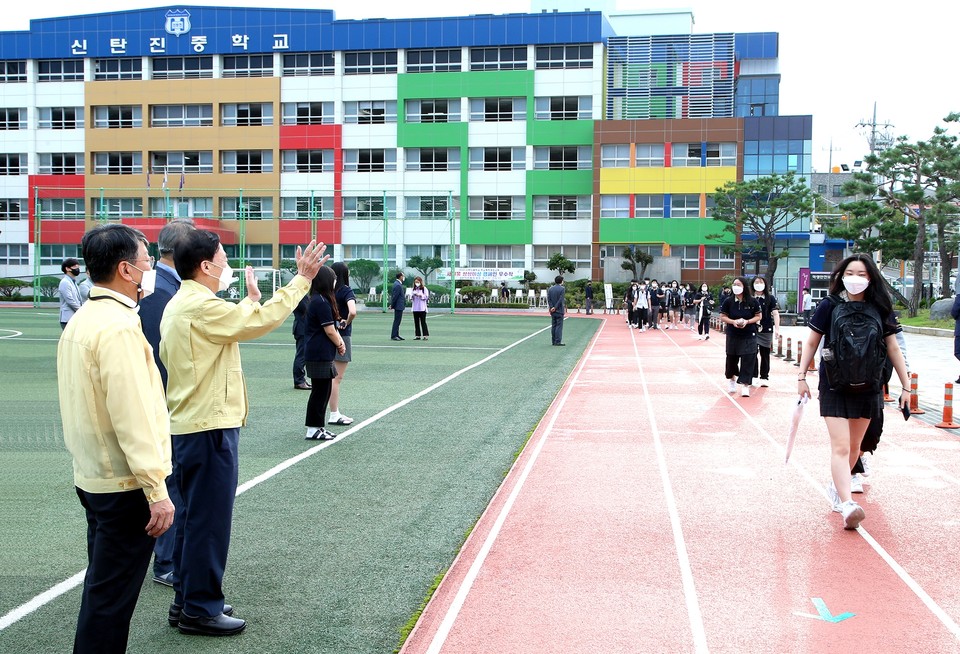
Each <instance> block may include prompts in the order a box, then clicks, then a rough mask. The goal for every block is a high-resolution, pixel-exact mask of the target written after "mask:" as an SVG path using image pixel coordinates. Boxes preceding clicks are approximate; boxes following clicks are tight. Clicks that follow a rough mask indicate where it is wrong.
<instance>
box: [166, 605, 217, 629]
mask: <svg viewBox="0 0 960 654" xmlns="http://www.w3.org/2000/svg"><path fill="white" fill-rule="evenodd" d="M182 611H183V607H182V606H180V605H179V604H171V605H170V610H169V611H167V622H169V623H170V626H171V627H173V628H176V627H177V625H178V624H179V623H180V613H181V612H182ZM223 614H224V615H233V607H232V606H230V605H229V604H224V605H223Z"/></svg>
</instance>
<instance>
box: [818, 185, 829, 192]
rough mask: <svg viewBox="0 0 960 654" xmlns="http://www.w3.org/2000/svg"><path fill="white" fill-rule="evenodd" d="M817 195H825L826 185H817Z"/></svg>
mask: <svg viewBox="0 0 960 654" xmlns="http://www.w3.org/2000/svg"><path fill="white" fill-rule="evenodd" d="M817 193H819V194H820V195H826V193H827V185H826V184H817Z"/></svg>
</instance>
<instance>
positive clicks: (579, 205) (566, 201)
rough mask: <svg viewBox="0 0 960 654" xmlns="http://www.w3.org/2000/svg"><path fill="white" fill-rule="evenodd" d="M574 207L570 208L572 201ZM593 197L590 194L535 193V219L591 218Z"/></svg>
mask: <svg viewBox="0 0 960 654" xmlns="http://www.w3.org/2000/svg"><path fill="white" fill-rule="evenodd" d="M571 202H572V203H573V207H572V208H570V206H569V205H570V203H571ZM592 215H593V197H592V196H590V195H534V196H533V218H534V219H535V220H590V219H591V217H592Z"/></svg>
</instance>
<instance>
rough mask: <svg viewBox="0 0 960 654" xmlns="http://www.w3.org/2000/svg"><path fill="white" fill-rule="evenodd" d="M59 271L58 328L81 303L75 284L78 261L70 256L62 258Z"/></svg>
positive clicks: (78, 270)
mask: <svg viewBox="0 0 960 654" xmlns="http://www.w3.org/2000/svg"><path fill="white" fill-rule="evenodd" d="M60 272H62V273H63V279H61V280H60V286H59V287H58V288H57V292H58V294H59V295H60V329H65V328H66V326H67V323H68V322H69V321H70V319H71V318H72V317H73V314H75V313H76V312H77V309H79V308H80V305H82V304H83V300H82V299H81V297H80V286H79V285H78V284H77V278H78V277H79V276H80V262H79V261H77V260H76V259H74V258H72V257H70V258H67V259H64V260H63V263H61V264H60Z"/></svg>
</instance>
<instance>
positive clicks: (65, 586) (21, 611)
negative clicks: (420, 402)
mask: <svg viewBox="0 0 960 654" xmlns="http://www.w3.org/2000/svg"><path fill="white" fill-rule="evenodd" d="M548 329H550V326H549V325H548V326H546V327H544V328H542V329H538V330H537V331H535V332H533V333H532V334H529V335H527V336H524V337H523V338H521V339H520V340H517V341H514V342H513V343H511V344H510V345H507V346H505V347H502V348H500V349H499V350H497V351H496V352H494V353H493V354H491V355H489V356H486V357H484V358H483V359H480V360H479V361H477V362H475V363H472V364H470V365H469V366H467V367H465V368H461V369H460V370H457V371H456V372H454V373H452V374H450V375H447V376H446V377H444V378H443V379H441V380H440V381H438V382H436V383H435V384H432V385H430V386H428V387H427V388H425V389H423V390H422V391H420V392H419V393H415V394H414V395H411V396H410V397H408V398H407V399H405V400H401V401H400V402H397V403H396V404H394V405H393V406H390V407H387V408H386V409H384V410H383V411H381V412H380V413H377V414H376V415H373V416H371V417H369V418H367V419H366V420H364V421H362V422H360V423H358V424H356V425H355V426H353V427H351V428H350V429H348V430H347V431H345V432H343V433H341V434H340V435H339V436H337V438H336V439H335V440H332V441H325V442H323V443H320V444H318V445H316V446H314V447H312V448H310V449H309V450H306V451H304V452H301V453H300V454H298V455H297V456H295V457H292V458H290V459H287V460H286V461H283V462H282V463H279V464H277V465H275V466H274V467H272V468H270V469H269V470H267V471H266V472H264V473H261V474H259V475H257V476H256V477H254V478H253V479H251V480H249V481H247V482H245V483H243V484H241V485H240V486H238V487H237V497H239V496H240V495H242V494H243V493H245V492H247V491H248V490H250V489H251V488H253V487H254V486H257V485H258V484H262V483H263V482H265V481H267V480H268V479H270V478H271V477H275V476H276V475H278V474H279V473H281V472H283V471H284V470H286V469H287V468H289V467H291V466H293V465H294V464H296V463H299V462H300V461H303V460H304V459H307V458H309V457H311V456H313V455H314V454H316V453H317V452H320V451H321V450H324V449H326V448H328V447H330V446H331V445H333V444H334V443H339V442H340V441H343V440H344V439H346V437H347V436H349V435H351V434H354V433H356V432H357V431H359V430H361V429H363V428H364V427H367V426H369V425H372V424H373V423H375V422H377V421H378V420H380V419H381V418H383V417H384V416H386V415H389V414H391V413H393V412H394V411H396V410H397V409H400V408H402V407H405V406H406V405H408V404H410V403H411V402H413V401H414V400H417V399H419V398H421V397H423V396H424V395H427V394H428V393H430V392H432V391H435V390H436V389H438V388H440V387H441V386H443V385H445V384H447V383H448V382H451V381H453V380H454V379H456V378H457V377H459V376H460V375H462V374H464V373H465V372H469V371H471V370H473V369H474V368H477V367H479V366H481V365H483V364H484V363H486V362H488V361H490V360H491V359H494V358H496V357H498V356H500V355H501V354H503V353H504V352H507V351H509V350H512V349H513V348H515V347H516V346H518V345H520V344H521V343H523V342H524V341H528V340H530V339H531V338H533V337H534V336H537V335H539V334H542V333H543V332H545V331H547V330H548ZM86 572H87V570H86V568H84V569H83V570H81V571H80V572H78V573H77V574H75V575H73V576H72V577H70V578H69V579H67V580H65V581H62V582H60V583H59V584H57V585H56V586H54V587H53V588H51V589H49V590H46V591H44V592H42V593H40V594H39V595H37V596H36V597H34V598H33V599H31V600H29V601H27V602H25V603H24V604H21V605H20V606H18V607H17V608H15V609H13V610H12V611H10V612H9V613H7V614H6V615H4V616H0V631H3V630H4V629H6V628H7V627H9V626H10V625H12V624H13V623H15V622H17V621H18V620H20V619H21V618H24V617H26V616H28V615H30V614H31V613H33V612H34V611H36V610H37V609H39V608H41V607H42V606H43V605H45V604H47V603H49V602H51V601H53V600H54V599H56V598H57V597H59V596H61V595H63V594H64V593H66V592H68V591H69V590H71V589H73V588H76V587H77V586H79V585H80V584H82V583H83V577H84V575H85V574H86Z"/></svg>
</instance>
